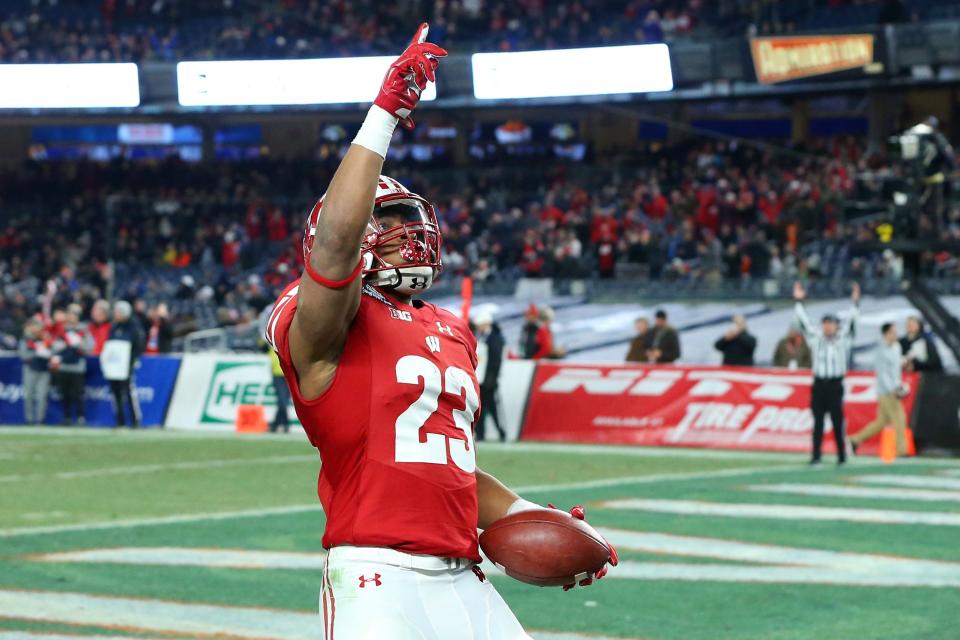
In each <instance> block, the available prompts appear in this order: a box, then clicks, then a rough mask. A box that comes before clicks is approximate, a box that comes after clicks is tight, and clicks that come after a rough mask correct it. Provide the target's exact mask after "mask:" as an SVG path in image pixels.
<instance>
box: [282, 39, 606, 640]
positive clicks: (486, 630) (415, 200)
mask: <svg viewBox="0 0 960 640" xmlns="http://www.w3.org/2000/svg"><path fill="white" fill-rule="evenodd" d="M426 37H427V25H426V24H423V25H421V26H420V28H419V29H418V30H417V33H416V35H415V36H414V38H413V40H412V41H411V43H410V46H409V47H408V48H407V49H406V51H404V52H403V54H402V55H401V56H400V57H399V58H398V59H397V60H396V61H395V62H394V63H393V64H392V65H391V66H390V68H389V70H388V72H387V75H386V77H385V78H384V80H383V84H382V85H381V87H380V92H379V95H378V96H377V98H376V100H375V102H374V104H373V106H372V107H371V108H370V111H369V112H368V114H367V116H366V119H365V120H364V122H363V125H362V126H361V128H360V131H359V132H358V133H357V136H356V138H355V139H354V141H353V144H352V145H351V146H350V149H349V151H348V152H347V154H346V156H345V157H344V159H343V161H342V162H341V164H340V166H339V168H338V169H337V172H336V174H335V175H334V177H333V180H332V182H331V183H330V185H329V188H328V190H327V193H326V194H325V195H324V196H323V197H322V198H321V199H320V201H319V202H317V204H316V205H315V206H314V208H313V211H312V212H311V214H310V217H309V220H308V223H307V228H306V231H305V234H304V243H303V250H304V260H305V263H306V266H305V268H304V274H303V276H302V277H301V278H300V279H299V280H298V281H296V282H294V283H292V284H291V285H290V287H288V288H287V289H286V290H285V291H284V292H283V293H282V294H281V296H280V298H279V299H278V300H277V302H276V304H275V307H274V310H273V312H272V314H271V316H270V320H269V322H268V324H267V328H266V338H267V340H268V341H269V342H270V344H271V345H272V346H273V348H274V349H275V350H276V352H277V354H278V356H279V359H280V363H281V366H282V369H283V372H284V376H285V377H286V380H287V383H288V385H289V387H290V391H291V395H292V397H293V402H294V405H295V408H296V411H297V415H298V416H299V418H300V421H301V422H302V423H303V427H304V430H305V431H306V434H307V437H308V438H309V439H310V442H311V443H312V444H313V445H314V446H315V447H316V448H317V449H319V451H320V457H321V459H322V461H323V466H322V469H321V472H320V477H319V481H318V494H319V497H320V501H321V503H322V504H323V508H324V512H325V513H326V518H327V524H326V530H325V531H324V535H323V546H324V548H326V549H327V550H328V555H327V563H326V568H325V570H324V573H323V581H322V590H321V610H322V613H323V619H324V633H325V638H326V639H327V640H333V639H335V638H343V639H345V640H359V639H366V638H376V639H377V640H388V639H400V640H406V639H408V638H409V639H411V640H412V639H417V640H459V639H464V640H467V639H478V640H479V639H483V640H515V639H524V638H528V636H527V635H526V634H525V633H524V631H523V629H522V628H521V626H520V624H519V623H518V622H517V619H516V617H515V616H514V615H513V613H512V612H511V611H510V609H509V608H508V607H507V605H506V604H505V603H504V601H503V599H502V598H501V597H500V596H499V594H497V592H496V591H495V590H494V588H493V587H492V586H491V585H490V583H489V582H488V581H486V580H485V578H484V576H483V573H482V572H481V571H480V570H479V568H478V567H477V564H478V563H479V562H480V555H479V552H478V538H477V528H478V527H479V528H480V529H483V528H485V527H486V526H488V525H489V524H490V523H492V522H494V521H495V520H498V519H500V518H502V517H504V516H506V515H508V514H511V513H514V512H517V511H521V510H525V509H532V508H541V507H539V506H538V505H534V504H532V503H530V502H527V501H526V500H523V499H521V498H520V497H519V496H517V494H515V493H514V492H512V491H510V490H509V489H507V488H506V487H505V486H503V485H502V484H501V483H500V482H498V481H497V480H496V479H495V478H493V477H492V476H490V475H488V474H486V473H484V472H483V471H481V470H480V469H478V468H477V463H476V456H475V448H474V441H473V424H474V421H475V420H476V417H477V415H478V411H479V409H480V400H479V385H478V383H477V378H476V374H475V369H476V365H477V356H476V342H475V339H474V338H473V336H472V334H471V333H470V331H469V329H468V327H467V325H466V323H465V322H463V321H462V320H461V319H460V318H458V317H456V316H454V315H453V314H451V313H449V312H447V311H445V310H443V309H439V308H437V307H435V306H434V305H432V304H428V303H425V302H422V301H419V300H414V299H413V296H414V295H415V294H416V293H419V292H422V291H424V290H426V289H427V288H429V287H430V286H431V285H432V284H433V282H434V280H435V279H436V277H437V275H438V274H439V273H440V271H441V269H442V265H441V263H440V245H441V237H440V228H439V225H438V224H437V218H436V215H435V213H434V209H433V206H432V205H431V204H430V203H429V202H427V201H426V200H425V199H424V198H421V197H420V196H418V195H416V194H414V193H411V192H410V191H408V190H407V189H406V188H404V186H403V185H401V184H400V183H398V182H397V181H396V180H393V179H391V178H388V177H385V176H382V175H380V171H381V168H382V166H383V161H384V158H385V157H386V155H387V147H388V145H389V144H390V138H391V136H392V135H393V132H394V129H395V127H396V126H397V125H398V124H400V125H401V126H403V127H405V128H407V129H411V128H413V126H414V123H413V120H412V118H411V112H412V111H413V110H414V108H415V107H416V106H417V103H418V101H419V98H420V93H421V92H422V91H423V90H424V89H425V88H426V86H427V83H428V82H432V81H433V80H434V79H435V74H436V69H437V65H438V62H439V60H440V59H441V58H442V57H444V56H445V55H446V51H444V50H443V49H441V48H440V47H438V46H437V45H435V44H431V43H428V42H426ZM571 513H573V515H574V516H575V517H581V518H582V517H583V511H582V509H580V508H578V507H577V508H574V510H572V511H571ZM611 556H612V560H611V563H612V564H616V552H615V551H614V550H613V549H612V548H611ZM604 573H606V567H604V568H603V569H601V570H600V571H599V572H598V573H597V574H595V575H593V576H586V575H585V576H581V577H580V578H581V581H580V584H582V585H586V584H589V583H590V582H591V581H592V579H594V578H597V577H601V576H602V575H603V574H604ZM571 586H572V585H571Z"/></svg>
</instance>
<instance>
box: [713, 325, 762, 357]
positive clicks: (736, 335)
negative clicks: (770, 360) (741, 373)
mask: <svg viewBox="0 0 960 640" xmlns="http://www.w3.org/2000/svg"><path fill="white" fill-rule="evenodd" d="M713 347H714V348H715V349H716V350H717V351H719V352H721V353H722V354H723V366H725V367H752V366H753V352H754V351H755V350H756V348H757V339H756V338H755V337H753V336H752V335H751V334H750V332H749V331H747V319H746V318H745V317H744V316H742V315H740V314H737V315H735V316H733V323H732V324H731V325H730V328H729V329H727V332H726V333H725V334H723V336H721V337H720V339H719V340H717V341H716V342H715V343H714V345H713Z"/></svg>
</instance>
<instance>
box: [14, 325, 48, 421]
mask: <svg viewBox="0 0 960 640" xmlns="http://www.w3.org/2000/svg"><path fill="white" fill-rule="evenodd" d="M52 343H53V341H52V340H51V338H50V336H48V335H46V334H45V333H44V331H43V322H42V321H41V320H39V319H38V318H30V319H29V320H27V323H26V325H25V326H24V328H23V338H22V339H21V340H20V360H21V362H23V415H24V419H25V420H26V423H27V424H32V425H40V424H44V420H46V417H47V397H48V395H49V393H50V356H51V352H50V347H51V345H52Z"/></svg>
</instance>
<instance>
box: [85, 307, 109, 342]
mask: <svg viewBox="0 0 960 640" xmlns="http://www.w3.org/2000/svg"><path fill="white" fill-rule="evenodd" d="M90 320H91V322H90V323H89V324H88V325H87V333H88V334H89V335H90V338H91V340H93V346H92V348H91V349H90V355H92V356H99V355H100V353H101V352H102V351H103V345H104V343H105V342H106V341H107V338H109V337H110V303H109V302H107V301H106V300H97V301H96V302H94V303H93V307H92V308H91V309H90Z"/></svg>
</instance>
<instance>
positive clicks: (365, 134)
mask: <svg viewBox="0 0 960 640" xmlns="http://www.w3.org/2000/svg"><path fill="white" fill-rule="evenodd" d="M397 122H398V120H397V117H396V116H395V115H393V114H392V113H390V112H388V111H385V110H384V109H382V108H380V107H378V106H377V105H373V106H372V107H370V111H368V112H367V117H366V118H364V120H363V125H361V127H360V131H358V132H357V137H356V138H354V139H353V144H357V145H360V146H361V147H363V148H365V149H369V150H370V151H373V152H374V153H375V154H377V155H378V156H380V157H381V158H384V159H386V157H387V148H388V147H389V146H390V138H392V137H393V130H394V129H396V128H397Z"/></svg>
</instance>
